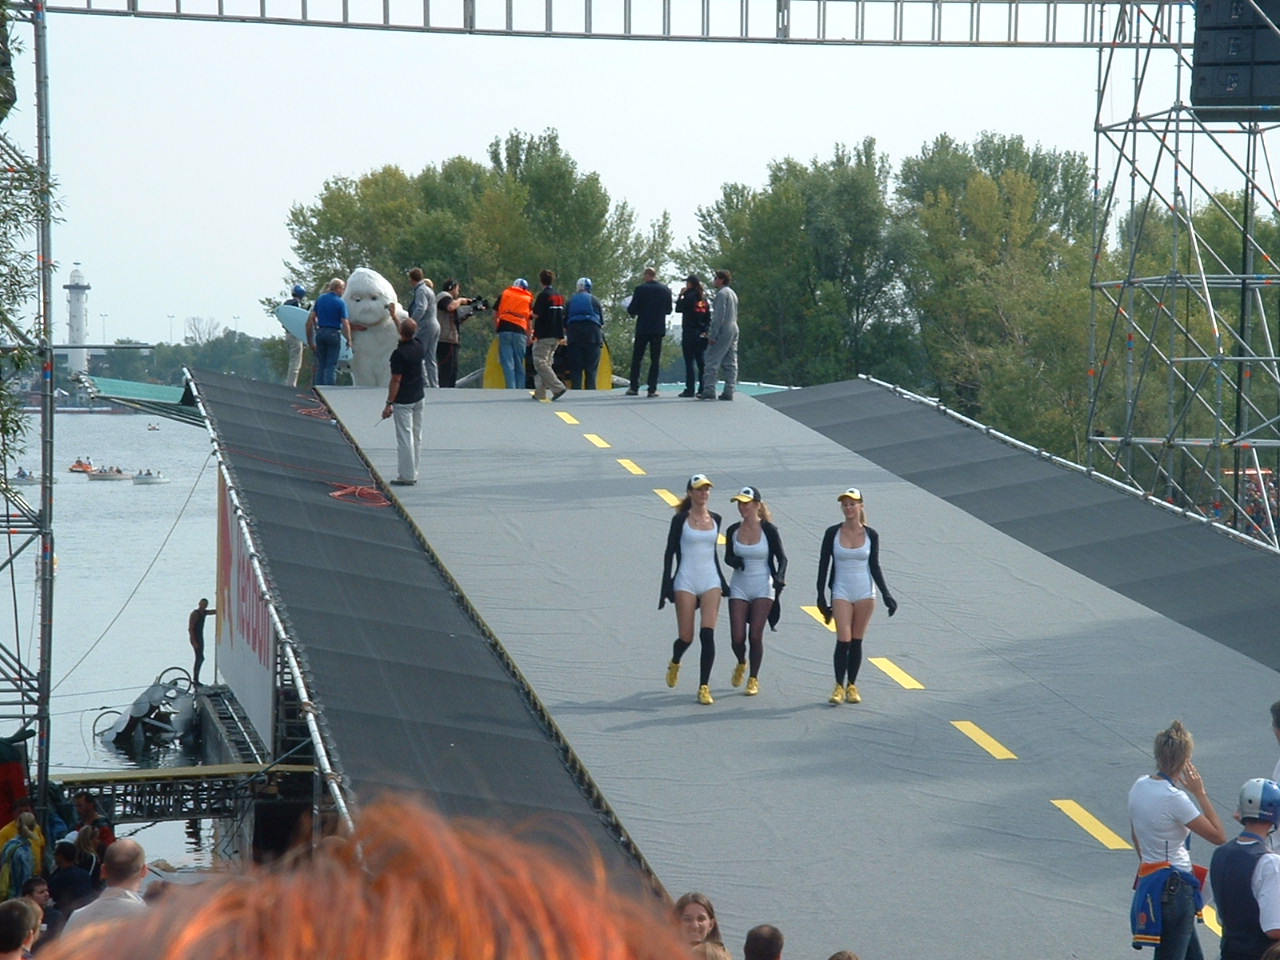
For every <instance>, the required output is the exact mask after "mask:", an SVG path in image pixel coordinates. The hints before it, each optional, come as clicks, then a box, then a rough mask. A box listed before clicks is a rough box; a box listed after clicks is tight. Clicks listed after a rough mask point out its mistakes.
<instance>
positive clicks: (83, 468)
mask: <svg viewBox="0 0 1280 960" xmlns="http://www.w3.org/2000/svg"><path fill="white" fill-rule="evenodd" d="M67 472H68V473H93V460H92V459H90V458H89V457H85V458H84V459H83V460H81V459H80V458H79V457H76V462H75V463H73V464H72V465H71V466H69V467H67Z"/></svg>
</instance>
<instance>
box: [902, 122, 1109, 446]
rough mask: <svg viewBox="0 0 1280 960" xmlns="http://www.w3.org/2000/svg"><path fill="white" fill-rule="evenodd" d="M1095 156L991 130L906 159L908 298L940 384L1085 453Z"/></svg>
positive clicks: (993, 417) (1004, 422)
mask: <svg viewBox="0 0 1280 960" xmlns="http://www.w3.org/2000/svg"><path fill="white" fill-rule="evenodd" d="M1082 163H1083V160H1082V158H1079V157H1077V156H1074V155H1070V154H1056V153H1050V152H1045V151H1041V150H1040V149H1039V148H1036V149H1035V150H1028V149H1026V148H1025V147H1024V146H1023V145H1022V143H1021V140H1020V139H1019V138H1002V137H996V136H995V135H993V134H984V135H983V137H982V138H980V140H979V141H978V143H977V144H976V145H975V146H974V147H973V148H967V147H964V146H962V145H960V144H957V143H955V142H954V141H952V140H951V139H950V138H947V137H940V138H938V139H937V140H936V141H935V142H934V143H933V144H931V145H929V146H927V147H926V148H925V149H924V150H923V151H922V152H921V155H920V156H919V157H915V158H911V159H910V160H909V161H904V163H903V165H902V170H903V175H902V177H901V180H900V185H899V191H898V198H899V202H900V210H899V213H900V216H901V218H902V222H903V223H904V224H906V225H908V227H907V228H906V229H907V230H908V233H909V235H908V236H907V237H905V238H904V241H903V247H902V249H903V250H904V251H906V257H905V262H904V265H903V270H902V274H901V276H902V279H903V282H904V287H905V294H906V302H907V303H908V304H909V306H910V308H911V309H912V310H913V311H914V312H915V315H916V318H917V322H918V323H919V327H920V336H921V345H922V348H923V350H924V352H925V355H926V357H927V364H928V373H929V377H930V379H931V380H932V383H933V389H934V391H936V393H937V394H938V395H939V397H940V398H941V399H942V400H943V402H944V403H946V404H948V405H950V406H953V407H956V408H957V409H958V410H959V411H960V412H962V413H964V414H966V415H967V416H970V417H973V418H975V419H979V420H982V421H983V422H986V423H990V424H992V425H993V426H995V427H997V428H999V429H1001V430H1003V431H1005V432H1008V433H1010V434H1011V435H1013V436H1017V437H1019V438H1020V439H1023V440H1026V441H1027V442H1030V443H1035V444H1037V445H1039V446H1043V447H1045V448H1046V449H1049V450H1052V451H1053V452H1055V453H1059V454H1062V455H1064V456H1067V457H1071V458H1073V459H1079V458H1080V457H1081V456H1082V455H1083V428H1084V422H1085V419H1086V415H1087V414H1086V411H1087V404H1088V396H1087V380H1086V378H1085V377H1084V376H1083V375H1082V369H1083V366H1084V361H1085V357H1086V356H1087V337H1088V329H1089V277H1090V269H1091V260H1092V255H1091V246H1090V244H1089V238H1088V237H1087V236H1084V235H1083V232H1082V224H1083V223H1085V222H1091V220H1090V217H1091V213H1090V210H1091V208H1090V202H1091V201H1090V198H1089V194H1088V184H1087V179H1081V178H1080V177H1079V176H1077V174H1078V172H1079V170H1080V167H1081V164H1082Z"/></svg>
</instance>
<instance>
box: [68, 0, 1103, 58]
mask: <svg viewBox="0 0 1280 960" xmlns="http://www.w3.org/2000/svg"><path fill="white" fill-rule="evenodd" d="M1112 6H1113V4H1111V3H1097V2H1090V0H70V2H66V0H63V2H57V0H55V2H53V3H50V4H48V6H47V10H48V11H49V12H51V13H93V14H107V15H114V16H129V17H151V18H156V17H159V18H169V19H174V18H176V19H182V20H220V21H233V22H241V23H274V24H307V25H312V26H327V27H360V28H368V29H377V30H398V31H407V32H418V33H454V34H482V35H490V36H523V37H564V38H572V37H578V38H596V39H611V40H696V41H730V42H734V43H744V42H745V43H751V42H756V43H792V44H795V43H810V44H828V45H832V44H834V45H860V46H867V45H881V46H933V47H937V46H946V47H973V46H983V47H987V46H1005V47H1007V46H1016V47H1076V48H1088V49H1093V48H1095V47H1097V46H1098V38H1099V36H1100V35H1101V34H1102V32H1103V28H1102V26H1101V22H1102V20H1103V19H1104V12H1105V11H1106V10H1108V8H1110V7H1112Z"/></svg>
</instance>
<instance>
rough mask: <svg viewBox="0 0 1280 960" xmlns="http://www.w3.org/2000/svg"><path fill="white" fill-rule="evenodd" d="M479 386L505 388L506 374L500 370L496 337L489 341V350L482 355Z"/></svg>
mask: <svg viewBox="0 0 1280 960" xmlns="http://www.w3.org/2000/svg"><path fill="white" fill-rule="evenodd" d="M480 386H482V387H484V388H485V389H486V390H505V389H506V388H507V375H506V374H505V373H503V372H502V361H501V360H500V359H499V358H498V338H497V337H494V338H493V339H492V340H490V341H489V352H488V353H486V354H485V355H484V379H483V380H482V381H481V382H480Z"/></svg>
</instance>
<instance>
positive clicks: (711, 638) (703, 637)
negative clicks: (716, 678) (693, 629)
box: [698, 627, 716, 687]
mask: <svg viewBox="0 0 1280 960" xmlns="http://www.w3.org/2000/svg"><path fill="white" fill-rule="evenodd" d="M698 640H700V641H701V643H702V663H701V664H700V666H701V672H700V674H699V677H698V684H699V685H700V686H703V687H705V686H706V685H707V684H708V683H709V682H710V681H711V668H712V666H714V665H715V662H716V632H715V630H714V629H713V628H712V627H703V628H702V629H701V630H699V631H698Z"/></svg>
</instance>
